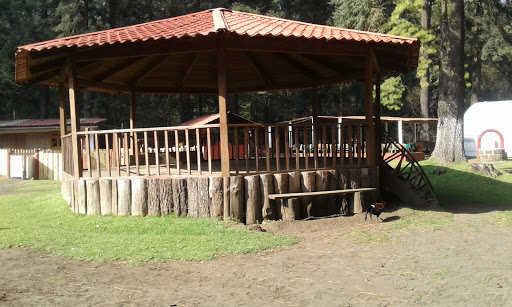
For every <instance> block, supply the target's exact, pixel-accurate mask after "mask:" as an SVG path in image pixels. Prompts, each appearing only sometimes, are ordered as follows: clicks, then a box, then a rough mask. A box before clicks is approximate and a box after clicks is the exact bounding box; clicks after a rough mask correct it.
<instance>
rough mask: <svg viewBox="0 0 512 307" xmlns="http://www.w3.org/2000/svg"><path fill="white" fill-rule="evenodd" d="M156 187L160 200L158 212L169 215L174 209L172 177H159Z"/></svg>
mask: <svg viewBox="0 0 512 307" xmlns="http://www.w3.org/2000/svg"><path fill="white" fill-rule="evenodd" d="M158 187H159V192H158V195H159V196H158V198H159V200H160V214H162V215H169V214H171V213H172V212H173V211H174V197H173V188H172V179H160V180H159V183H158Z"/></svg>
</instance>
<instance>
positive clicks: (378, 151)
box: [375, 72, 382, 163]
mask: <svg viewBox="0 0 512 307" xmlns="http://www.w3.org/2000/svg"><path fill="white" fill-rule="evenodd" d="M380 109H381V105H380V73H379V72H377V74H376V76H375V139H376V141H375V143H376V146H377V148H376V153H375V156H376V159H375V161H377V163H380V159H381V157H382V152H381V151H382V148H381V146H380V142H381V140H380V138H381V120H380Z"/></svg>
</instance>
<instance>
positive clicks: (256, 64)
mask: <svg viewBox="0 0 512 307" xmlns="http://www.w3.org/2000/svg"><path fill="white" fill-rule="evenodd" d="M244 55H245V56H246V57H247V61H248V62H249V64H250V65H251V67H252V68H253V69H254V71H256V73H257V74H258V76H260V78H261V80H263V81H264V82H265V84H266V85H267V86H268V87H269V88H270V87H272V84H273V82H272V79H271V78H270V77H269V74H268V73H267V72H266V71H265V69H264V68H263V67H262V66H261V64H260V63H259V62H258V60H257V59H256V57H255V56H254V55H253V54H252V53H250V52H244Z"/></svg>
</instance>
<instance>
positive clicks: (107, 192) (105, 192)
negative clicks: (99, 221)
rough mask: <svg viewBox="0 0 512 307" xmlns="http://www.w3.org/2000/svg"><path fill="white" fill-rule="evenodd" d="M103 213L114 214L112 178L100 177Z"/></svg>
mask: <svg viewBox="0 0 512 307" xmlns="http://www.w3.org/2000/svg"><path fill="white" fill-rule="evenodd" d="M100 202H101V214H102V215H106V214H112V179H100Z"/></svg>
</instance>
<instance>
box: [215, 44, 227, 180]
mask: <svg viewBox="0 0 512 307" xmlns="http://www.w3.org/2000/svg"><path fill="white" fill-rule="evenodd" d="M224 54H225V52H224V50H223V49H222V48H219V50H218V54H217V71H218V79H217V82H218V87H219V115H220V160H221V170H222V177H229V174H230V170H229V135H228V112H227V105H226V99H227V95H228V93H227V69H226V61H225V59H224Z"/></svg>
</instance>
